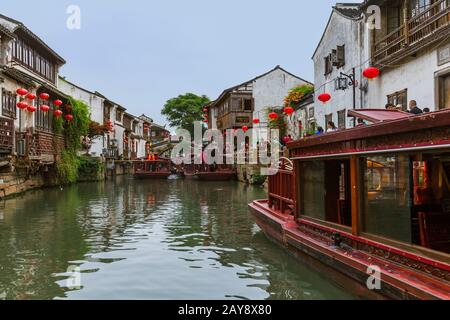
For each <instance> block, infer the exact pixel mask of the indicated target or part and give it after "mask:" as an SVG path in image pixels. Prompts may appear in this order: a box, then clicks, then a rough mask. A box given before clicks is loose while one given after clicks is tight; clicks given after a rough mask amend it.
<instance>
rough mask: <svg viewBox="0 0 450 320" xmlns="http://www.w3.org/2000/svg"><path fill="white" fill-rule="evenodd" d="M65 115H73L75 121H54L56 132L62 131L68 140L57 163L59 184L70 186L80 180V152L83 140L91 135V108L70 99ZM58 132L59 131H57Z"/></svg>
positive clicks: (65, 108) (59, 119)
mask: <svg viewBox="0 0 450 320" xmlns="http://www.w3.org/2000/svg"><path fill="white" fill-rule="evenodd" d="M64 110H65V114H68V113H70V114H72V116H73V120H72V121H70V122H66V123H65V120H64V119H63V118H58V119H54V125H55V131H56V130H62V128H64V130H63V131H60V133H63V134H64V137H65V140H66V146H65V150H64V151H63V152H62V154H61V159H60V160H59V161H57V163H56V176H57V179H58V183H59V184H70V183H74V182H76V181H77V180H78V176H79V169H80V163H81V160H80V158H79V157H78V151H79V150H80V149H81V140H82V138H83V137H84V136H86V135H87V134H88V133H89V124H90V122H91V120H90V119H89V107H88V106H87V105H86V104H85V103H84V102H82V101H79V100H76V99H73V98H69V104H68V105H66V106H65V107H64ZM56 132H57V131H56Z"/></svg>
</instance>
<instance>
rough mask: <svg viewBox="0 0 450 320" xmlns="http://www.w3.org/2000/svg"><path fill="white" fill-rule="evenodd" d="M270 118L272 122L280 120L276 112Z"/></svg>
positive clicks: (270, 114)
mask: <svg viewBox="0 0 450 320" xmlns="http://www.w3.org/2000/svg"><path fill="white" fill-rule="evenodd" d="M269 118H270V119H272V120H276V119H278V114H277V113H276V112H271V113H269Z"/></svg>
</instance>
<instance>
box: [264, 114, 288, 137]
mask: <svg viewBox="0 0 450 320" xmlns="http://www.w3.org/2000/svg"><path fill="white" fill-rule="evenodd" d="M271 112H275V113H276V114H278V118H277V119H275V120H271V119H269V128H271V129H278V130H279V132H280V139H281V138H283V137H285V136H286V132H287V123H286V119H285V117H284V114H283V110H279V109H273V108H268V109H266V113H267V115H266V117H267V118H269V113H271Z"/></svg>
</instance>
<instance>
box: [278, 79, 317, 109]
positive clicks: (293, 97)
mask: <svg viewBox="0 0 450 320" xmlns="http://www.w3.org/2000/svg"><path fill="white" fill-rule="evenodd" d="M312 92H314V86H312V85H310V84H303V85H300V86H298V87H295V88H293V89H291V90H290V91H289V94H288V95H287V96H286V97H285V98H284V103H285V105H286V106H291V107H295V106H296V105H297V104H298V103H300V102H301V101H302V99H303V98H304V97H306V96H307V95H309V94H310V93H312Z"/></svg>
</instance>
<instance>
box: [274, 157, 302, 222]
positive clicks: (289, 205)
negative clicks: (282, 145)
mask: <svg viewBox="0 0 450 320" xmlns="http://www.w3.org/2000/svg"><path fill="white" fill-rule="evenodd" d="M295 190H296V179H295V171H294V166H293V164H292V162H291V161H290V160H289V159H287V158H281V159H280V165H279V168H278V172H277V174H275V175H273V176H269V206H270V208H272V209H274V210H275V211H278V212H281V213H282V214H288V215H294V213H295V193H296V191H295Z"/></svg>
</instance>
